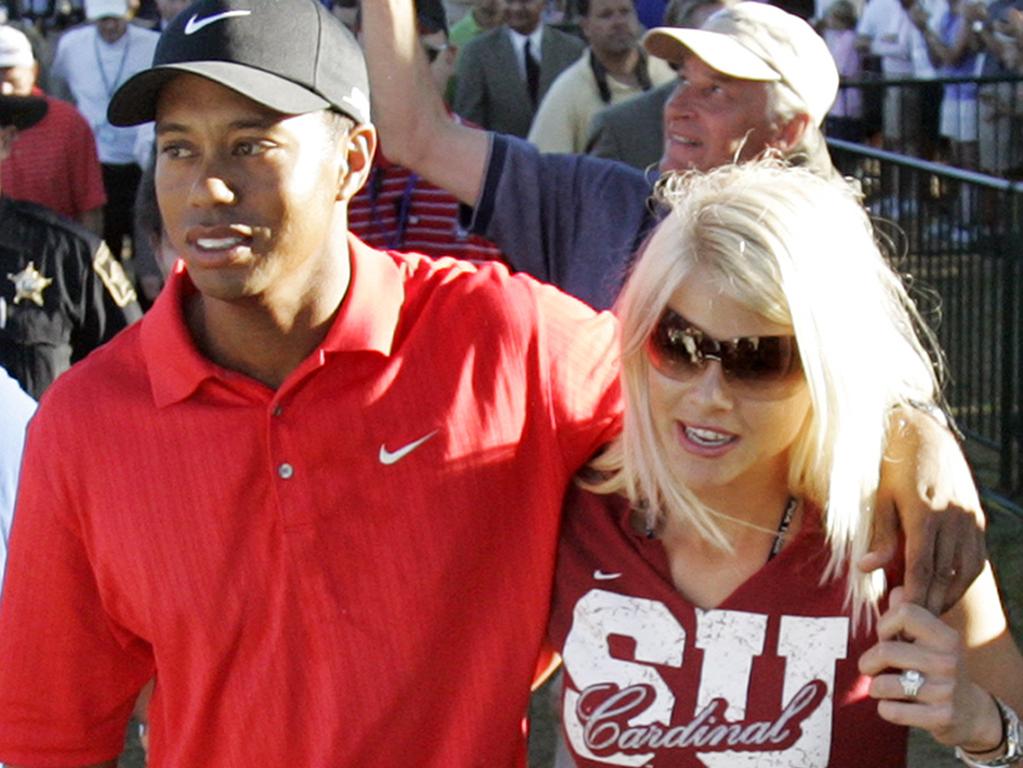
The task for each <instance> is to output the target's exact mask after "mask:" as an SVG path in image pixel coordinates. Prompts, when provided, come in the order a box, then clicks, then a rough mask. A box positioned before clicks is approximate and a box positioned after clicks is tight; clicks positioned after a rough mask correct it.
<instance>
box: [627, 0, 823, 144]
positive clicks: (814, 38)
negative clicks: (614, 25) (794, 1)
mask: <svg viewBox="0 0 1023 768" xmlns="http://www.w3.org/2000/svg"><path fill="white" fill-rule="evenodd" d="M643 45H644V46H645V47H646V49H647V51H649V52H650V53H651V54H652V55H654V56H657V57H658V58H662V59H666V60H668V61H670V62H674V63H676V64H678V63H681V61H682V59H683V57H684V56H685V55H686V54H687V53H692V54H693V55H695V56H696V57H697V58H699V59H700V60H701V61H702V62H703V63H704V64H706V65H707V66H708V67H710V68H711V69H714V70H716V71H718V72H720V73H722V74H724V75H729V76H730V77H735V78H739V79H740V80H757V81H762V82H780V83H784V84H785V85H787V86H788V87H789V89H790V90H791V91H792V92H793V93H794V94H795V95H796V97H797V98H799V100H800V101H802V102H803V104H804V105H805V107H806V112H807V114H808V115H810V117H811V119H813V121H814V123H815V124H817V125H820V124H821V123H823V122H824V118H825V116H826V115H827V114H828V110H830V109H831V105H832V104H834V102H835V97H836V96H837V95H838V69H837V68H836V66H835V60H834V58H832V56H831V52H830V51H829V50H828V47H827V45H826V44H825V43H824V40H823V39H822V38H821V36H820V35H818V34H817V33H816V32H815V31H814V29H813V28H812V27H811V26H810V25H809V24H807V23H806V22H805V21H803V20H802V19H801V18H799V17H798V16H793V15H792V14H791V13H786V12H785V11H783V10H781V9H780V8H776V7H774V6H772V5H766V4H765V3H758V2H743V3H737V4H736V5H733V6H731V7H729V8H723V9H722V10H720V11H718V12H717V13H715V14H714V15H713V16H711V17H710V18H709V19H707V21H706V23H705V24H704V25H703V27H701V28H700V29H682V28H679V27H657V28H655V29H651V30H650V31H649V32H647V34H646V36H645V37H644V38H643Z"/></svg>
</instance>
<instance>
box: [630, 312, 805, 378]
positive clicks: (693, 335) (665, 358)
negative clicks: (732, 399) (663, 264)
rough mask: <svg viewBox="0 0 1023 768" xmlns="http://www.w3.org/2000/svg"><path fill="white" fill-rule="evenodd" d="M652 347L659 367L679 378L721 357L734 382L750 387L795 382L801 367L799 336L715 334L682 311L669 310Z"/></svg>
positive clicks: (649, 347)
mask: <svg viewBox="0 0 1023 768" xmlns="http://www.w3.org/2000/svg"><path fill="white" fill-rule="evenodd" d="M647 352H648V354H649V356H650V362H651V363H653V366H654V368H656V369H657V370H658V371H660V372H661V373H663V374H664V375H665V376H669V377H671V378H673V379H678V380H679V381H688V380H689V379H691V378H693V377H695V376H696V375H697V374H698V373H699V372H700V371H702V370H703V369H704V367H705V366H706V365H707V361H708V360H717V361H718V362H719V363H721V369H722V371H723V373H724V375H725V378H727V379H728V380H729V381H730V382H732V383H736V384H740V385H744V386H746V387H749V388H751V389H763V388H765V387H766V386H767V385H770V384H777V383H784V382H789V381H792V380H793V379H795V378H796V376H797V374H798V373H800V372H801V371H802V366H801V364H800V361H799V348H798V347H797V346H796V337H795V336H741V337H739V338H736V339H730V340H728V341H719V340H718V339H713V338H711V337H710V336H708V335H707V334H705V333H704V332H703V331H701V330H700V329H699V328H697V327H696V326H694V325H693V324H692V323H690V322H689V321H688V320H686V319H685V318H684V317H682V315H680V314H678V313H677V312H675V311H673V310H671V309H666V310H664V313H663V314H662V315H661V319H660V320H658V321H657V326H656V327H655V328H654V330H653V333H651V334H650V340H649V343H648V344H647Z"/></svg>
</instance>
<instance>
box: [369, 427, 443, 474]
mask: <svg viewBox="0 0 1023 768" xmlns="http://www.w3.org/2000/svg"><path fill="white" fill-rule="evenodd" d="M437 432H438V430H436V429H435V430H433V432H431V433H430V434H428V435H423V436H422V437H421V438H419V439H418V440H413V441H412V442H411V443H409V444H408V445H403V446H402V447H401V448H399V449H397V450H396V451H389V450H387V446H386V445H384V444H383V443H381V444H380V457H379V458H380V463H381V464H383V465H384V466H390V465H391V464H396V463H397V462H399V461H401V460H402V459H404V458H405V457H406V456H408V455H409V454H410V453H412V451H414V450H415V449H416V448H418V447H419V446H421V445H422V444H423V443H425V442H426V441H427V440H429V439H430V438H431V437H433V436H434V435H436V434H437Z"/></svg>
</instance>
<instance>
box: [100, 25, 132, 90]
mask: <svg viewBox="0 0 1023 768" xmlns="http://www.w3.org/2000/svg"><path fill="white" fill-rule="evenodd" d="M124 35H125V37H126V38H127V39H126V40H125V41H124V50H123V51H121V63H120V64H118V65H117V74H116V75H114V82H113V83H111V82H110V80H108V79H107V71H106V69H104V67H103V59H102V57H101V56H100V53H99V37H100V35H99V31H98V30H96V36H95V37H94V38H92V51H93V53H94V54H96V68H97V69H98V70H99V76H100V77H101V78H102V79H103V90H104V92H105V93H106V96H107V101H110V99H111V98H113V95H114V91H115V90H116V89H117V86H118V85H119V84H120V82H121V76H122V75H123V74H124V66H125V63H126V62H127V61H128V51H129V50H131V30H130V29H126V30H124Z"/></svg>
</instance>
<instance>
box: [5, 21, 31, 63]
mask: <svg viewBox="0 0 1023 768" xmlns="http://www.w3.org/2000/svg"><path fill="white" fill-rule="evenodd" d="M35 61H36V60H35V56H33V55H32V44H31V43H30V42H29V41H28V38H27V37H25V33H24V32H22V31H21V30H18V29H15V28H14V27H10V26H7V25H6V24H4V25H3V26H0V67H3V68H5V69H6V68H7V67H31V66H33V65H34V64H35Z"/></svg>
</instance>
